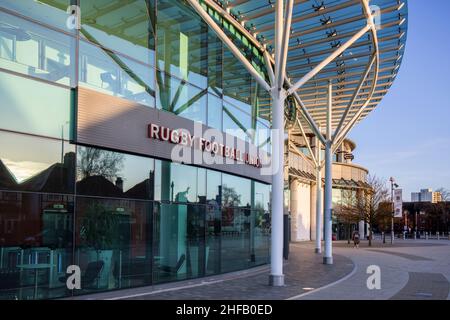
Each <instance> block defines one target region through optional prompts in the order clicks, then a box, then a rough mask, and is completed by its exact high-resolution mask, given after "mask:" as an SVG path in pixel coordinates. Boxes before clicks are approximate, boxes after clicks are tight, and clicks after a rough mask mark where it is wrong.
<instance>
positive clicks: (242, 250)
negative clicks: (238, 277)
mask: <svg viewBox="0 0 450 320" xmlns="http://www.w3.org/2000/svg"><path fill="white" fill-rule="evenodd" d="M224 191H225V190H224ZM224 196H225V195H224ZM250 213H251V211H250V208H245V207H241V208H230V207H225V208H223V209H222V241H221V253H222V258H221V261H222V269H221V271H222V272H230V271H235V270H240V269H245V268H248V267H249V260H250V255H251V251H250Z"/></svg>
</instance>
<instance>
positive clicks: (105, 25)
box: [80, 0, 155, 70]
mask: <svg viewBox="0 0 450 320" xmlns="http://www.w3.org/2000/svg"><path fill="white" fill-rule="evenodd" d="M154 4H155V1H146V0H135V1H117V2H115V3H114V2H111V1H110V0H96V1H91V0H81V1H80V8H81V23H82V28H81V30H80V35H81V36H82V37H84V38H86V39H87V40H89V41H90V42H92V43H94V44H97V45H100V46H102V47H104V48H109V49H112V50H114V51H118V52H122V53H125V54H127V55H128V56H129V57H132V58H134V59H136V60H139V61H141V62H142V63H144V64H146V65H151V66H153V65H154V57H155V53H154V48H155V34H154V30H155V7H154ZM125 48H126V49H125ZM146 69H147V70H149V68H146Z"/></svg>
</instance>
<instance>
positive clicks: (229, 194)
mask: <svg viewBox="0 0 450 320" xmlns="http://www.w3.org/2000/svg"><path fill="white" fill-rule="evenodd" d="M250 182H251V180H249V179H245V178H240V177H236V176H232V175H229V174H225V173H224V174H222V184H223V186H222V205H223V206H224V207H246V208H247V207H248V208H250V204H251V183H250Z"/></svg>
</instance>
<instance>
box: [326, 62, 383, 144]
mask: <svg viewBox="0 0 450 320" xmlns="http://www.w3.org/2000/svg"><path fill="white" fill-rule="evenodd" d="M376 59H377V57H376V55H373V56H372V59H370V62H369V64H368V65H367V67H366V70H365V72H364V74H363V75H362V77H361V80H360V82H359V84H358V87H357V88H356V89H355V92H354V93H353V96H352V98H351V99H350V103H349V104H348V107H347V109H346V110H345V112H344V114H343V116H342V118H341V121H340V122H339V124H338V126H337V127H336V130H335V131H334V135H333V139H332V143H334V142H335V141H336V136H337V135H338V134H339V132H340V131H341V129H342V126H343V125H344V123H345V120H347V116H348V114H349V112H350V110H351V109H352V108H353V105H354V103H355V101H356V98H357V97H358V95H359V93H360V91H361V88H362V86H363V85H364V82H365V81H366V79H367V77H368V76H369V73H370V70H372V66H373V64H374V62H375V60H376Z"/></svg>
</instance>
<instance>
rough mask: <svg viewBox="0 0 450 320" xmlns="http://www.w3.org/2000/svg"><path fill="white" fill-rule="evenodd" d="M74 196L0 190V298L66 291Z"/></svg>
mask: <svg viewBox="0 0 450 320" xmlns="http://www.w3.org/2000/svg"><path fill="white" fill-rule="evenodd" d="M72 221H73V196H67V195H50V194H36V193H20V192H9V191H0V299H8V300H17V299H20V300H31V299H49V298H57V297H62V296H65V295H67V294H68V293H67V292H66V284H65V282H61V281H59V277H62V276H64V275H65V272H66V268H67V266H68V265H71V264H72V236H73V227H72Z"/></svg>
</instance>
